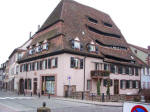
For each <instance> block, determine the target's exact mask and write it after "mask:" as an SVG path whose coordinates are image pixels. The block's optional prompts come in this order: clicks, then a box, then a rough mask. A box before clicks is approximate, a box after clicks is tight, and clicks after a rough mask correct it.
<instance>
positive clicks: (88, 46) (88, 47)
mask: <svg viewBox="0 0 150 112" xmlns="http://www.w3.org/2000/svg"><path fill="white" fill-rule="evenodd" d="M87 49H88V52H90V44H88V45H87Z"/></svg>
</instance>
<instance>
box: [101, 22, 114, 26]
mask: <svg viewBox="0 0 150 112" xmlns="http://www.w3.org/2000/svg"><path fill="white" fill-rule="evenodd" d="M103 24H104V25H105V26H108V27H112V24H110V23H107V22H103Z"/></svg>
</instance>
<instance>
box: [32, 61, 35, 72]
mask: <svg viewBox="0 0 150 112" xmlns="http://www.w3.org/2000/svg"><path fill="white" fill-rule="evenodd" d="M34 68H35V63H34V62H33V63H32V70H34Z"/></svg>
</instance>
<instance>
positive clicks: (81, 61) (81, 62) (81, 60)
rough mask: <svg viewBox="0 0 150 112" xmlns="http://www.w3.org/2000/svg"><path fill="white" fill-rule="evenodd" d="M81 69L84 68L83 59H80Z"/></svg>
mask: <svg viewBox="0 0 150 112" xmlns="http://www.w3.org/2000/svg"><path fill="white" fill-rule="evenodd" d="M80 69H83V59H80Z"/></svg>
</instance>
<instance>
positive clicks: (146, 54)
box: [129, 44, 150, 89]
mask: <svg viewBox="0 0 150 112" xmlns="http://www.w3.org/2000/svg"><path fill="white" fill-rule="evenodd" d="M129 45H130V48H131V50H132V52H133V53H134V55H135V56H137V57H138V58H139V59H140V60H141V61H142V62H143V63H144V64H143V66H142V69H141V87H142V89H150V47H148V48H147V49H146V48H142V47H139V46H135V45H132V44H129Z"/></svg>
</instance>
